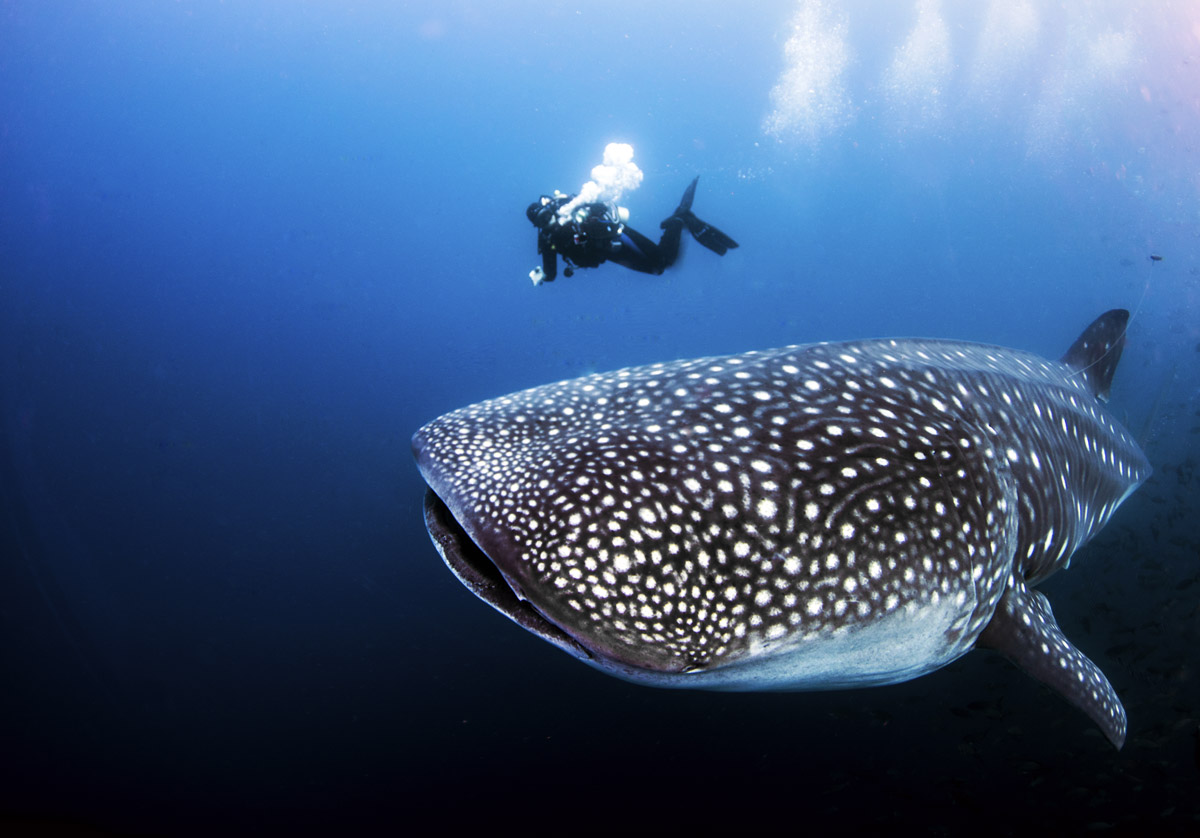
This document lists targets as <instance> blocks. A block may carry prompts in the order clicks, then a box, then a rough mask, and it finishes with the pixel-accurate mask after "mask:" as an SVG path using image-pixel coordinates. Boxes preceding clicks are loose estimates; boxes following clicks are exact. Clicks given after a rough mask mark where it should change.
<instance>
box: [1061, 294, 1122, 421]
mask: <svg viewBox="0 0 1200 838" xmlns="http://www.w3.org/2000/svg"><path fill="white" fill-rule="evenodd" d="M1128 325H1129V312H1128V311H1126V310H1125V309H1123V308H1114V309H1112V310H1111V311H1106V312H1104V314H1101V315H1100V316H1099V317H1097V318H1096V319H1095V320H1094V321H1093V322H1092V325H1090V326H1088V327H1087V328H1086V329H1084V330H1083V334H1082V335H1080V336H1079V337H1078V339H1076V341H1075V342H1074V343H1073V344H1071V348H1070V349H1068V350H1067V354H1066V355H1063V356H1062V358H1061V359H1060V360H1062V362H1063V363H1064V364H1066V365H1067V366H1069V367H1070V368H1071V369H1073V370H1075V371H1076V372H1078V373H1079V374H1080V375H1081V376H1082V377H1083V380H1084V382H1085V383H1086V384H1087V388H1088V390H1089V391H1091V393H1092V395H1093V396H1095V397H1096V398H1098V399H1099V400H1100V401H1102V402H1106V401H1108V394H1109V390H1111V388H1112V379H1113V373H1114V372H1116V371H1117V362H1119V361H1120V360H1121V352H1122V350H1124V349H1125V328H1126V327H1127V326H1128Z"/></svg>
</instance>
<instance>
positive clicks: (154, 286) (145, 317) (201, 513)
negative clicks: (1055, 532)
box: [0, 0, 1200, 835]
mask: <svg viewBox="0 0 1200 838" xmlns="http://www.w3.org/2000/svg"><path fill="white" fill-rule="evenodd" d="M0 42H2V43H3V48H2V49H0V427H2V429H3V430H2V437H0V769H2V771H3V774H4V779H3V781H2V782H0V826H2V825H5V824H7V825H8V826H14V825H17V826H22V827H25V828H34V827H39V828H52V827H55V826H59V827H63V828H70V829H74V830H77V831H78V832H79V833H81V834H88V833H90V832H93V831H99V832H134V833H139V834H184V835H191V834H196V835H199V834H214V833H218V832H221V833H239V834H240V833H259V834H261V833H262V832H292V833H297V832H329V831H332V830H335V829H346V830H351V831H354V832H358V833H388V832H393V831H402V830H403V829H405V828H406V827H409V826H411V825H412V824H413V823H422V822H424V819H427V818H429V817H433V818H436V819H437V821H438V823H440V824H442V825H444V826H445V827H447V828H449V827H455V826H461V825H471V826H479V827H487V826H490V827H494V828H497V829H501V828H504V829H511V828H529V829H548V830H549V829H553V830H574V831H587V830H594V829H603V828H613V829H617V828H621V829H630V830H635V831H636V830H637V829H639V828H644V827H646V826H648V825H652V824H653V825H663V826H669V827H672V828H687V827H693V826H707V827H711V828H731V829H732V828H737V829H739V830H750V829H767V828H787V829H791V830H795V831H797V832H799V831H800V830H806V831H807V832H809V833H811V832H812V830H814V829H840V830H848V831H857V830H878V829H882V828H887V827H891V826H896V825H908V826H916V827H919V828H921V829H922V831H925V832H928V833H930V834H956V833H959V832H961V831H964V830H967V829H970V830H972V831H975V832H985V833H991V832H994V833H1002V834H1003V833H1017V832H1029V831H1043V830H1049V829H1062V830H1067V831H1071V832H1075V831H1082V830H1085V829H1096V830H1103V829H1133V828H1137V829H1139V830H1151V831H1160V832H1167V831H1173V832H1180V833H1183V832H1188V831H1189V830H1194V829H1196V828H1198V826H1200V734H1198V732H1197V722H1198V720H1200V673H1198V671H1197V669H1198V667H1200V658H1198V656H1197V652H1196V649H1197V648H1198V646H1200V584H1198V583H1200V535H1198V534H1197V528H1196V521H1197V520H1200V499H1198V497H1200V496H1198V488H1200V486H1198V483H1197V474H1196V468H1197V460H1198V457H1200V3H1197V2H1194V0H1161V1H1160V0H1146V2H1129V0H1112V2H1091V3H1066V4H1062V3H1057V2H1049V1H1048V0H991V2H965V1H964V2H951V0H945V1H944V2H937V1H936V0H919V1H918V2H915V3H914V2H894V3H892V2H889V3H883V2H865V0H860V2H834V0H801V2H798V3H797V2H795V0H787V1H786V2H784V0H779V2H761V3H746V4H739V3H716V2H712V3H709V2H655V3H638V2H632V0H620V2H608V3H603V4H600V3H586V4H584V3H565V2H542V3H532V2H466V0H460V1H459V2H444V3H443V2H425V3H421V2H415V3H386V2H353V0H347V1H346V2H332V0H329V1H328V2H315V1H313V2H302V1H300V0H291V1H289V2H284V0H272V1H271V2H225V3H221V2H216V0H211V1H210V2H186V0H182V1H181V2H159V1H158V0H123V2H121V3H107V2H98V1H97V2H85V1H84V0H64V2H55V3H41V2H25V1H24V0H7V1H6V2H0ZM609 142H625V143H629V144H631V145H632V146H633V147H634V149H635V157H634V162H635V163H637V164H638V165H639V166H640V167H641V169H642V170H643V172H644V174H645V179H644V181H643V182H642V184H641V186H640V187H639V188H638V189H637V190H636V191H633V192H630V193H628V194H627V195H626V196H625V198H624V199H623V201H622V203H623V204H624V205H625V206H627V207H628V208H629V210H630V212H631V217H630V223H631V224H632V225H634V226H635V227H637V228H638V229H641V230H643V231H644V232H646V233H647V234H650V235H652V236H654V237H657V228H658V221H659V220H660V219H661V218H663V217H665V216H666V215H668V214H669V213H670V212H671V210H672V209H673V208H674V207H675V205H676V203H677V201H678V198H679V195H680V193H681V192H682V191H683V189H684V187H686V185H687V184H688V182H690V180H691V179H692V178H693V177H695V176H697V175H699V177H700V181H699V186H698V190H697V195H696V202H695V207H694V209H695V211H696V213H697V215H699V216H700V217H701V218H704V219H705V220H707V221H711V222H712V223H714V224H716V225H717V226H719V227H720V228H721V229H723V230H724V231H726V232H727V233H729V234H730V235H731V236H733V237H734V238H735V239H737V240H738V241H739V242H740V244H741V247H740V248H739V249H737V250H734V251H731V252H730V253H729V254H728V255H726V256H725V257H724V258H718V257H716V256H715V255H714V254H712V253H710V252H708V251H706V250H704V249H703V248H701V247H699V246H698V245H697V244H696V243H695V242H690V241H688V242H685V245H684V250H683V254H682V256H681V258H680V261H679V262H678V263H677V264H676V265H675V267H674V268H672V269H671V270H670V271H669V272H668V273H666V274H664V275H663V276H647V275H642V274H636V273H633V272H630V271H626V270H624V269H622V268H620V267H617V266H613V265H606V266H603V267H601V268H598V269H595V270H581V271H579V272H578V273H576V274H575V276H573V277H571V278H567V277H563V276H561V275H560V277H559V279H558V280H557V281H556V282H555V283H553V285H549V284H547V285H542V286H540V287H534V286H533V285H532V284H531V282H530V281H529V278H528V276H527V274H528V272H529V271H530V269H532V268H533V267H534V266H535V265H536V264H538V262H539V259H538V256H537V253H536V249H535V240H536V235H535V232H536V231H535V230H534V229H533V228H532V227H531V226H530V224H529V222H528V220H527V219H526V218H525V212H524V210H525V207H526V205H527V204H528V203H529V202H530V201H533V200H535V199H536V198H537V196H538V195H539V194H542V193H545V192H549V191H551V190H553V189H555V188H558V189H562V190H564V191H566V192H574V191H577V190H578V189H579V186H580V184H582V183H583V182H584V181H585V180H587V179H588V177H589V173H590V171H591V168H592V166H594V165H595V164H597V163H599V162H600V159H601V155H602V154H603V150H604V147H605V145H606V144H607V143H609ZM1114 307H1124V308H1128V309H1129V310H1130V311H1131V312H1133V318H1132V321H1131V325H1130V328H1129V333H1128V343H1127V346H1126V349H1125V354H1124V358H1123V361H1122V363H1121V365H1120V368H1119V369H1118V371H1117V374H1116V380H1115V386H1114V390H1113V397H1112V401H1111V402H1110V409H1111V410H1112V412H1113V414H1114V415H1115V416H1117V417H1118V418H1119V419H1120V420H1121V421H1122V422H1123V423H1124V424H1125V425H1126V426H1127V427H1128V428H1129V429H1130V430H1131V432H1132V433H1133V434H1134V435H1135V437H1136V438H1137V439H1138V440H1139V441H1140V442H1141V443H1142V444H1143V446H1144V448H1145V450H1146V453H1147V456H1148V457H1149V459H1150V461H1151V463H1152V465H1153V466H1154V468H1155V473H1154V475H1153V476H1152V477H1151V478H1150V480H1149V481H1148V482H1147V483H1146V484H1145V485H1144V486H1143V487H1142V488H1141V489H1139V490H1138V492H1137V493H1135V494H1134V495H1133V496H1132V497H1131V498H1130V499H1129V500H1128V501H1127V502H1126V503H1125V505H1124V506H1123V507H1122V508H1121V510H1120V511H1119V512H1118V513H1117V514H1116V515H1115V516H1114V519H1113V520H1112V522H1111V523H1110V524H1109V525H1108V527H1107V528H1106V529H1105V530H1104V531H1103V532H1101V534H1100V535H1099V536H1098V537H1097V538H1096V539H1095V540H1094V541H1093V542H1092V544H1090V545H1089V546H1088V547H1086V548H1085V549H1084V550H1083V551H1082V552H1081V553H1080V555H1078V556H1077V557H1076V558H1075V560H1074V561H1073V563H1072V567H1071V569H1070V570H1068V571H1066V572H1064V573H1061V574H1058V575H1056V576H1055V577H1053V578H1052V579H1050V580H1049V581H1048V582H1046V583H1045V584H1044V585H1042V586H1041V588H1042V590H1044V591H1046V592H1047V593H1048V595H1049V596H1050V598H1051V601H1052V602H1053V604H1054V608H1055V613H1056V616H1057V617H1058V621H1059V623H1060V625H1062V627H1063V629H1064V631H1065V632H1066V634H1067V635H1068V636H1069V637H1071V638H1072V639H1073V640H1074V642H1075V643H1076V644H1077V645H1078V646H1079V647H1080V648H1081V649H1082V650H1083V651H1084V652H1085V653H1087V654H1088V655H1089V656H1091V657H1092V658H1093V659H1094V660H1095V661H1096V663H1097V664H1098V665H1099V666H1100V667H1101V668H1102V669H1103V670H1104V671H1105V673H1106V674H1107V675H1108V676H1109V678H1110V679H1111V680H1112V682H1113V685H1114V686H1115V687H1116V689H1117V692H1118V693H1119V694H1120V696H1121V697H1122V699H1123V701H1124V703H1125V707H1126V709H1127V711H1128V715H1129V739H1128V742H1127V744H1126V745H1125V748H1124V749H1123V750H1122V751H1120V752H1117V751H1115V750H1114V749H1113V748H1112V747H1111V746H1110V745H1109V744H1108V743H1107V742H1106V741H1105V740H1104V739H1103V737H1102V736H1101V735H1100V733H1099V731H1098V730H1096V729H1095V728H1094V726H1093V725H1092V724H1091V723H1090V722H1089V721H1088V719H1087V718H1086V717H1085V716H1083V715H1082V714H1081V713H1079V712H1078V711H1076V710H1075V709H1074V708H1072V707H1070V706H1068V705H1067V704H1066V703H1065V702H1063V701H1062V700H1061V699H1060V698H1058V697H1057V696H1055V695H1053V694H1051V693H1050V692H1049V691H1048V690H1047V689H1045V688H1043V687H1042V686H1041V685H1039V684H1037V683H1035V682H1034V681H1032V680H1031V679H1029V678H1028V677H1026V676H1025V675H1023V674H1021V673H1020V672H1018V671H1017V670H1016V669H1015V668H1014V667H1012V666H1010V665H1009V664H1008V663H1006V662H1005V661H1003V660H1002V659H1001V658H1000V657H999V656H998V655H995V654H993V653H988V652H977V653H972V654H970V655H967V656H966V657H964V658H962V659H960V660H959V661H957V662H955V663H953V664H952V665H950V666H948V667H946V668H945V669H943V670H941V671H938V672H936V673H934V674H932V675H929V676H926V677H924V678H921V679H918V680H916V681H912V682H909V683H905V684H900V685H896V686H890V687H882V688H875V689H870V690H861V691H852V692H834V693H794V694H722V693H703V692H676V691H664V690H656V689H651V688H647V687H641V686H635V685H631V684H626V683H623V682H620V681H617V680H615V679H612V678H609V677H607V676H605V675H602V674H600V673H598V672H595V671H593V670H591V669H589V668H588V667H586V666H584V665H582V664H580V663H578V662H577V661H574V660H572V659H571V658H569V657H568V656H567V655H565V654H563V653H561V652H560V651H558V650H557V649H554V648H553V647H551V646H550V645H549V644H547V643H545V642H543V641H541V640H539V639H537V638H535V637H534V636H532V635H530V634H528V633H526V632H524V631H522V630H521V629H520V628H518V627H517V626H515V625H513V624H511V623H510V622H508V621H507V620H506V619H505V618H503V617H502V616H500V615H499V614H496V613H495V612H493V611H492V610H491V609H490V608H488V607H486V606H485V605H484V604H483V603H482V602H480V601H478V600H476V599H475V598H474V597H473V596H472V595H471V594H470V593H469V592H468V591H466V590H465V589H464V588H463V587H462V586H461V585H460V584H459V583H458V582H457V581H456V580H455V578H454V577H453V576H452V575H451V574H450V573H449V572H448V571H447V570H446V568H445V567H444V566H443V564H442V562H441V561H440V559H439V557H438V554H437V552H436V551H435V549H434V548H433V546H432V545H431V543H430V541H429V538H428V536H427V534H426V532H425V528H424V524H423V520H422V511H421V510H422V497H423V493H424V484H423V482H422V480H421V478H420V476H419V474H418V473H417V470H416V468H415V467H414V465H413V462H412V457H411V453H410V450H409V439H410V436H411V434H412V433H413V431H415V430H416V428H418V427H419V426H420V425H421V424H423V423H425V422H427V421H429V420H430V419H432V418H434V417H436V416H438V415H439V414H441V413H444V412H446V411H448V410H451V409H454V408H457V407H461V406H463V405H466V404H469V403H472V402H476V401H480V400H482V399H485V398H490V397H493V396H498V395H502V394H505V393H508V392H510V391H513V390H516V389H520V388H524V387H529V386H534V385H538V384H544V383H547V382H550V381H555V380H559V379H563V378H569V377H574V376H577V375H582V374H585V373H588V372H594V371H600V370H609V369H615V368H619V367H623V366H629V365H634V364H642V363H649V362H654V361H664V360H671V359H675V358H682V357H693V356H702V355H715V354H723V353H731V352H741V351H745V350H749V349H762V348H768V347H773V346H781V345H786V344H793V343H804V342H811V341H817V340H841V339H857V338H864V337H876V336H930V337H942V338H955V339H963V340H973V341H981V342H987V343H996V344H1001V345H1005V346H1011V347H1016V348H1020V349H1027V350H1031V351H1035V352H1038V353H1039V354H1043V355H1046V356H1048V357H1052V358H1057V357H1059V356H1060V355H1061V354H1062V353H1063V352H1064V351H1065V350H1066V348H1067V347H1068V346H1069V345H1070V343H1071V342H1072V341H1073V340H1074V339H1075V337H1077V335H1078V334H1079V332H1080V331H1081V330H1082V329H1083V328H1084V327H1085V326H1086V325H1087V324H1088V323H1090V322H1091V321H1092V320H1093V319H1094V318H1095V317H1096V316H1097V315H1099V314H1100V313H1101V312H1103V311H1105V310H1107V309H1109V308H1114Z"/></svg>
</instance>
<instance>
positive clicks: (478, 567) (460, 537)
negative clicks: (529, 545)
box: [425, 489, 592, 660]
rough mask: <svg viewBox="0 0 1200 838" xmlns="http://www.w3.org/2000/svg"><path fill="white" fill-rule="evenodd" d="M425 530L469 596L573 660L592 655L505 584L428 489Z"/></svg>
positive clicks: (493, 566) (482, 553) (496, 568)
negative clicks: (476, 598)
mask: <svg viewBox="0 0 1200 838" xmlns="http://www.w3.org/2000/svg"><path fill="white" fill-rule="evenodd" d="M425 528H426V529H427V530H429V535H430V537H431V538H432V539H433V543H434V545H435V546H436V547H437V549H438V552H439V553H441V555H442V560H443V561H444V562H445V563H446V566H447V567H448V568H450V570H451V571H452V572H453V573H454V575H455V576H457V577H458V580H459V581H460V582H462V583H463V584H464V585H465V586H466V587H467V589H468V590H469V591H471V593H473V594H475V596H477V597H479V598H480V599H482V600H483V601H484V602H486V603H487V604H488V605H490V606H492V607H493V608H495V609H496V610H497V611H499V612H500V613H501V614H503V615H504V616H506V617H508V618H509V619H510V620H512V621H513V622H514V623H516V624H517V625H519V626H521V627H522V628H524V629H527V630H528V631H531V632H533V633H534V634H536V635H537V636H538V637H541V638H543V639H545V640H547V641H549V642H550V643H553V644H554V645H555V646H558V647H559V648H560V649H562V650H563V651H565V652H569V653H570V654H572V655H574V656H575V657H577V658H582V659H584V660H590V659H591V658H592V654H591V653H590V652H589V651H588V650H587V649H585V648H584V647H583V646H581V645H580V644H579V642H578V641H577V640H575V638H573V637H571V635H569V634H567V633H566V632H565V631H563V630H562V629H561V628H559V627H558V626H557V625H555V624H554V623H552V622H550V621H549V620H548V619H546V618H545V617H544V616H543V615H542V613H541V612H540V611H538V610H537V609H536V608H534V607H533V605H531V604H530V603H529V601H528V600H526V599H524V598H523V597H521V596H520V595H519V594H518V593H517V592H516V591H515V590H513V587H512V586H511V585H510V584H509V582H508V580H507V579H506V578H505V577H504V574H503V573H501V572H500V569H499V568H498V567H497V566H496V565H495V563H494V562H493V561H492V560H491V559H490V558H488V555H487V554H486V553H484V552H483V550H481V549H480V548H479V545H478V544H476V543H475V542H474V541H472V540H471V537H470V536H469V535H467V532H466V530H464V529H463V527H462V525H461V524H459V523H458V521H457V520H456V519H455V518H454V515H452V514H451V512H450V510H449V508H447V506H446V504H444V503H443V502H442V499H441V498H439V497H438V496H437V494H436V493H435V492H434V491H433V490H432V489H429V490H428V491H426V492H425Z"/></svg>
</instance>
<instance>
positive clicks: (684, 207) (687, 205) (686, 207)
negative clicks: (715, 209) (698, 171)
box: [673, 175, 700, 216]
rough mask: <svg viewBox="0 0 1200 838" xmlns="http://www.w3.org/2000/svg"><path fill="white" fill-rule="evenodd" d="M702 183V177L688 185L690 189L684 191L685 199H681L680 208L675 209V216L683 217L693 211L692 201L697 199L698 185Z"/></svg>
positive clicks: (694, 179)
mask: <svg viewBox="0 0 1200 838" xmlns="http://www.w3.org/2000/svg"><path fill="white" fill-rule="evenodd" d="M699 182H700V175H696V176H695V177H694V178H692V182H691V183H690V184H688V188H687V189H685V190H683V197H682V198H680V199H679V206H677V207H676V208H675V212H674V213H673V214H674V215H678V216H682V215H683V214H684V213H686V212H690V211H691V209H692V200H693V199H694V198H695V197H696V184H697V183H699Z"/></svg>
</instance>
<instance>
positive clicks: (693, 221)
mask: <svg viewBox="0 0 1200 838" xmlns="http://www.w3.org/2000/svg"><path fill="white" fill-rule="evenodd" d="M682 218H683V223H684V224H686V225H687V228H688V232H689V233H691V234H692V238H694V239H695V240H696V241H698V242H700V244H702V245H704V246H705V247H707V248H708V249H709V250H711V251H712V252H713V253H716V254H717V255H719V256H724V255H725V251H727V250H733V249H734V248H735V247H737V246H738V243H737V242H735V241H734V240H733V239H731V238H730V237H729V236H727V235H725V234H724V233H722V232H721V231H720V230H718V229H717V228H716V227H714V226H712V225H711V224H709V223H708V222H707V221H701V220H700V219H699V218H697V217H696V216H695V215H694V214H693V213H691V212H690V211H689V212H685V213H684V214H683V216H682Z"/></svg>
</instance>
